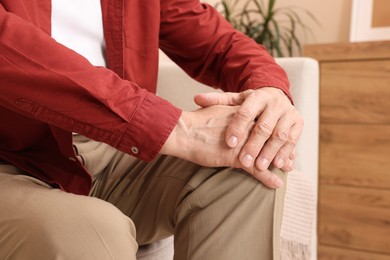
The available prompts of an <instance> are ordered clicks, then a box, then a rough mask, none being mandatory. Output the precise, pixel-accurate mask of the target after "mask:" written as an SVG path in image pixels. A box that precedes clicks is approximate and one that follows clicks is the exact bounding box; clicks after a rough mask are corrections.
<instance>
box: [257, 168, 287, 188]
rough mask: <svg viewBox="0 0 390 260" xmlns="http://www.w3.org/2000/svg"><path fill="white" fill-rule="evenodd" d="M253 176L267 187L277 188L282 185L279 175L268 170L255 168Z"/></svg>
mask: <svg viewBox="0 0 390 260" xmlns="http://www.w3.org/2000/svg"><path fill="white" fill-rule="evenodd" d="M253 176H254V177H255V178H256V179H258V180H259V181H260V182H262V183H263V184H264V185H265V186H267V187H269V188H272V189H278V188H281V187H282V186H283V181H282V179H280V178H279V176H277V175H276V174H275V173H273V172H271V171H269V170H265V171H259V170H255V171H254V172H253Z"/></svg>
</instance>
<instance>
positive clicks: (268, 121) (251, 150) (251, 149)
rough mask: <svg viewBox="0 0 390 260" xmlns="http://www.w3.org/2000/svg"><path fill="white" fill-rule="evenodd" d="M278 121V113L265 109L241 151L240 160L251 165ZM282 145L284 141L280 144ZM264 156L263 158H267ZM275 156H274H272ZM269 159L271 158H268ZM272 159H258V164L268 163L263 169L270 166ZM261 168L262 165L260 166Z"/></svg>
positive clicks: (245, 164) (247, 165) (246, 164)
mask: <svg viewBox="0 0 390 260" xmlns="http://www.w3.org/2000/svg"><path fill="white" fill-rule="evenodd" d="M277 121H278V115H277V114H274V113H273V112H272V111H271V109H265V110H264V111H263V112H262V114H261V115H260V117H259V119H258V120H257V122H256V123H255V126H254V127H253V129H252V131H251V135H250V137H249V139H248V140H247V141H246V143H245V144H244V146H243V147H242V149H241V152H240V161H241V163H242V164H243V165H244V166H245V167H250V166H252V164H253V163H254V162H255V160H256V158H258V156H259V153H260V151H261V150H262V149H263V147H264V145H265V144H266V142H267V140H268V139H269V138H270V136H271V134H272V132H273V130H274V128H275V125H276V124H277ZM280 146H282V143H281V144H280ZM266 158H267V157H263V158H262V159H266ZM272 158H273V157H272ZM268 160H269V159H268ZM269 162H271V161H270V160H269V161H267V162H264V161H260V160H258V161H257V164H267V166H266V167H263V168H262V169H261V170H266V169H267V168H268V165H269ZM258 169H260V167H258Z"/></svg>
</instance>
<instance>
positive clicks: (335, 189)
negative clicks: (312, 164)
mask: <svg viewBox="0 0 390 260" xmlns="http://www.w3.org/2000/svg"><path fill="white" fill-rule="evenodd" d="M319 212H320V225H319V234H320V243H321V244H323V245H333V246H341V247H344V248H347V249H348V248H349V249H358V250H363V251H370V252H373V253H383V254H388V253H390V239H389V235H390V190H378V189H377V190H375V189H366V188H354V187H346V186H330V185H324V186H322V187H321V190H320V204H319ZM349 259H352V258H349Z"/></svg>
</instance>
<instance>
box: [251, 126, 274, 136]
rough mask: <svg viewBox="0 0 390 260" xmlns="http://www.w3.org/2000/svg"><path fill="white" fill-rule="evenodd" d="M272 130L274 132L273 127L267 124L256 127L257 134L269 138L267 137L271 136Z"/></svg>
mask: <svg viewBox="0 0 390 260" xmlns="http://www.w3.org/2000/svg"><path fill="white" fill-rule="evenodd" d="M272 130H273V129H272V126H271V125H270V124H268V123H267V122H260V123H258V124H256V125H255V132H256V134H258V135H261V136H267V137H269V136H271V134H272Z"/></svg>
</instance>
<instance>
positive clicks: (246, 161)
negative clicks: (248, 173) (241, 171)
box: [241, 154, 253, 168]
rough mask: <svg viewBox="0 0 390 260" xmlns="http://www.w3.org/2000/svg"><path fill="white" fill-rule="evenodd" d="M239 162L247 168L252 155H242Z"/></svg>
mask: <svg viewBox="0 0 390 260" xmlns="http://www.w3.org/2000/svg"><path fill="white" fill-rule="evenodd" d="M241 163H242V165H244V166H245V167H247V168H249V167H251V166H252V163H253V157H252V156H251V155H249V154H246V155H244V157H242V160H241Z"/></svg>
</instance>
